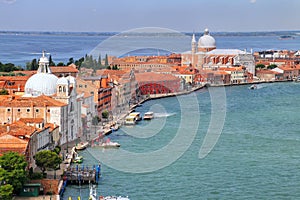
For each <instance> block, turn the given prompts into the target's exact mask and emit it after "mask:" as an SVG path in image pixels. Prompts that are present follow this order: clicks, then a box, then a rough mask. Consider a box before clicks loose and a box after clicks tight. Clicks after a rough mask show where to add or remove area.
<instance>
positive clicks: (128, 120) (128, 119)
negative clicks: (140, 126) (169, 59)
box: [125, 116, 136, 125]
mask: <svg viewBox="0 0 300 200" xmlns="http://www.w3.org/2000/svg"><path fill="white" fill-rule="evenodd" d="M134 124H136V119H135V117H134V116H127V117H126V118H125V125H134Z"/></svg>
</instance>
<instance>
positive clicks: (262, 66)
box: [255, 64, 266, 69]
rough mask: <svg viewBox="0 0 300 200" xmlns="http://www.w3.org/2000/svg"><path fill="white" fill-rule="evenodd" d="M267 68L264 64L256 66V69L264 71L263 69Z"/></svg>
mask: <svg viewBox="0 0 300 200" xmlns="http://www.w3.org/2000/svg"><path fill="white" fill-rule="evenodd" d="M265 67H266V66H265V65H264V64H257V65H255V68H256V69H263V68H265Z"/></svg>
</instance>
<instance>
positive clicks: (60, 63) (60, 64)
mask: <svg viewBox="0 0 300 200" xmlns="http://www.w3.org/2000/svg"><path fill="white" fill-rule="evenodd" d="M57 66H65V64H64V63H63V62H59V63H58V64H57Z"/></svg>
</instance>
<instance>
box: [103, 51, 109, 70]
mask: <svg viewBox="0 0 300 200" xmlns="http://www.w3.org/2000/svg"><path fill="white" fill-rule="evenodd" d="M104 66H105V67H107V66H109V64H108V56H107V54H105V62H104Z"/></svg>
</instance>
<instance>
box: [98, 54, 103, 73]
mask: <svg viewBox="0 0 300 200" xmlns="http://www.w3.org/2000/svg"><path fill="white" fill-rule="evenodd" d="M98 66H99V68H100V69H101V68H102V67H103V66H102V60H101V54H99V57H98Z"/></svg>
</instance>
